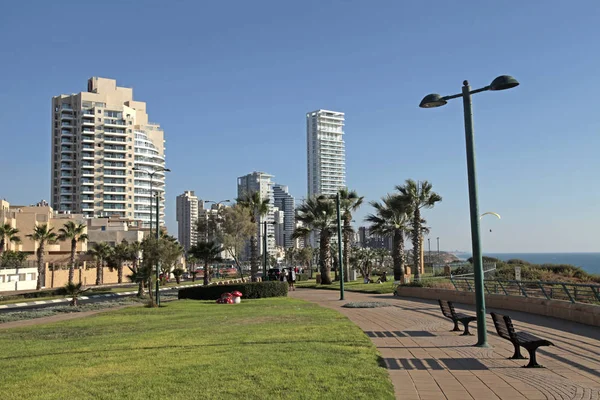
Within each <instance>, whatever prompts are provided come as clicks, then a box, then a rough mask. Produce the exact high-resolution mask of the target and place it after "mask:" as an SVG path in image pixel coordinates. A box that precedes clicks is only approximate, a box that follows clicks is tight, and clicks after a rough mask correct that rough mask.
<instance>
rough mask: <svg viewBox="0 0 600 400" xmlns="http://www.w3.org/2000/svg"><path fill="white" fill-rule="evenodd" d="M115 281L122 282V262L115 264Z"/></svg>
mask: <svg viewBox="0 0 600 400" xmlns="http://www.w3.org/2000/svg"><path fill="white" fill-rule="evenodd" d="M117 283H123V264H121V262H119V265H118V266H117Z"/></svg>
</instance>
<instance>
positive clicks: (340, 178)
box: [306, 110, 346, 197]
mask: <svg viewBox="0 0 600 400" xmlns="http://www.w3.org/2000/svg"><path fill="white" fill-rule="evenodd" d="M306 150H307V169H308V197H312V196H314V195H318V194H328V195H331V194H336V193H337V191H338V190H339V189H340V188H342V187H344V186H346V147H345V142H344V113H342V112H337V111H328V110H317V111H313V112H309V113H308V114H306Z"/></svg>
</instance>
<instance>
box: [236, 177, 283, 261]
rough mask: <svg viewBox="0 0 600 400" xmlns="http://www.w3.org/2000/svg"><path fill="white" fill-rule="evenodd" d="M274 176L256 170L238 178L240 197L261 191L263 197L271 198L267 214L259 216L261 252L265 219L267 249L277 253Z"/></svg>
mask: <svg viewBox="0 0 600 400" xmlns="http://www.w3.org/2000/svg"><path fill="white" fill-rule="evenodd" d="M272 178H273V175H269V174H266V173H264V172H256V171H255V172H252V173H251V174H248V175H244V176H241V177H239V178H238V180H237V194H238V198H241V197H243V196H244V195H246V194H251V193H254V192H258V193H260V198H261V199H269V211H268V213H267V215H266V216H262V217H260V218H258V222H257V225H258V226H257V227H256V229H257V232H260V234H259V235H258V238H257V239H258V249H259V253H260V254H263V235H264V232H263V231H264V222H265V221H267V251H268V252H269V253H271V254H274V253H275V227H274V226H273V223H274V222H275V216H274V213H275V207H274V198H273V182H272V181H271V179H272Z"/></svg>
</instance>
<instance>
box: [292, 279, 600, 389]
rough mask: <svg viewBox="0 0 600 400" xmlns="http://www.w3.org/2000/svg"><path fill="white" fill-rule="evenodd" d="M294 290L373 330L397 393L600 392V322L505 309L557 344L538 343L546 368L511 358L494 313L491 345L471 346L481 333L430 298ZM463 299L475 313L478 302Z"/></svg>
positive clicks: (518, 324) (297, 295)
mask: <svg viewBox="0 0 600 400" xmlns="http://www.w3.org/2000/svg"><path fill="white" fill-rule="evenodd" d="M290 297H295V298H300V299H304V300H308V301H312V302H315V303H318V304H320V305H322V306H324V307H329V308H333V309H335V310H338V311H340V312H341V313H342V314H344V315H346V316H348V318H350V320H352V321H353V322H354V323H356V324H357V325H358V326H359V327H360V328H361V329H362V330H363V331H364V332H365V333H366V334H367V335H368V336H369V337H371V340H372V341H373V343H374V344H375V345H376V346H377V348H378V349H379V351H380V352H381V355H382V357H383V359H384V361H385V365H386V366H387V368H388V371H389V374H390V377H391V379H392V382H393V384H394V388H395V392H396V398H398V399H406V400H412V399H421V400H429V399H448V400H454V399H456V400H468V399H485V400H492V399H507V400H522V399H531V400H534V399H535V400H537V399H578V400H592V399H593V400H600V329H598V328H595V327H591V326H587V325H582V324H577V323H573V322H568V321H562V320H558V319H553V318H548V317H542V316H537V315H532V314H526V313H520V312H515V311H506V314H508V315H510V316H511V317H512V319H513V321H514V322H515V325H516V328H517V329H518V330H524V331H528V332H531V333H533V334H535V335H538V336H541V337H542V338H545V339H548V340H550V341H552V342H553V343H554V344H555V345H556V347H542V348H540V350H538V362H539V363H540V364H542V365H544V366H546V367H547V368H544V369H524V368H521V366H523V365H525V364H526V362H527V361H524V360H508V359H507V357H509V356H511V355H512V353H513V347H512V344H511V343H510V342H508V341H507V340H504V339H501V338H500V337H498V336H497V335H496V334H495V332H494V326H493V323H492V320H491V317H489V316H488V341H489V343H490V345H491V346H492V348H489V349H482V348H477V347H473V346H472V345H473V344H474V343H475V342H476V338H475V336H471V337H465V336H459V334H457V333H456V332H450V329H451V328H452V321H450V320H449V319H447V318H444V317H442V316H441V312H440V309H439V306H438V305H437V303H435V302H432V301H429V300H420V299H409V298H397V297H393V296H392V295H389V294H388V295H376V294H373V295H371V294H362V293H353V292H346V296H345V297H346V300H345V301H340V300H339V292H336V291H330V290H314V289H298V290H297V291H295V292H290ZM350 301H382V302H387V303H390V304H392V305H393V307H380V308H362V309H355V308H342V307H341V305H343V304H345V303H347V302H350ZM456 307H457V308H459V309H461V310H466V311H470V312H471V313H473V308H472V307H471V306H467V305H462V304H457V305H456ZM489 311H494V310H493V309H488V312H489ZM472 325H473V332H475V325H476V324H475V323H473V324H472ZM524 353H525V354H526V352H525V351H524Z"/></svg>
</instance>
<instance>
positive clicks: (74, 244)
mask: <svg viewBox="0 0 600 400" xmlns="http://www.w3.org/2000/svg"><path fill="white" fill-rule="evenodd" d="M76 250H77V240H75V239H71V260H70V261H71V265H69V283H73V279H74V278H75V251H76Z"/></svg>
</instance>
